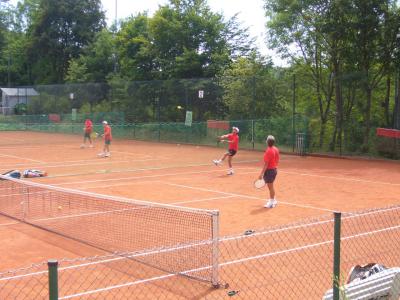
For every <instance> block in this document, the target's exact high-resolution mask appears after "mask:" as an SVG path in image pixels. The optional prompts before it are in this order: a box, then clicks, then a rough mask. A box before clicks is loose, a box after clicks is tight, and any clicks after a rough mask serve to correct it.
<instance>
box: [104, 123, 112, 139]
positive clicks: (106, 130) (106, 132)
mask: <svg viewBox="0 0 400 300" xmlns="http://www.w3.org/2000/svg"><path fill="white" fill-rule="evenodd" d="M104 139H105V140H107V141H111V140H112V135H111V127H110V126H109V125H106V126H104Z"/></svg>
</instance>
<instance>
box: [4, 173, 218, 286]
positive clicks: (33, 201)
mask: <svg viewBox="0 0 400 300" xmlns="http://www.w3.org/2000/svg"><path fill="white" fill-rule="evenodd" d="M0 191H1V193H0V214H2V215H4V216H7V217H11V218H13V219H16V220H19V221H22V222H24V223H27V224H30V225H33V226H35V227H38V228H41V229H44V230H47V231H50V232H53V233H56V234H59V235H62V236H64V237H67V238H70V239H73V240H76V241H79V242H82V243H84V244H87V245H90V246H92V247H95V248H97V249H100V250H102V251H105V252H108V253H129V252H137V251H143V250H149V249H154V250H155V251H153V252H152V255H151V256H143V257H137V258H132V259H133V260H135V261H136V262H137V261H139V262H140V263H142V264H145V265H146V267H149V266H150V267H154V268H156V269H158V270H160V271H163V272H167V273H173V274H182V275H184V276H186V277H191V278H194V279H198V280H202V281H206V282H211V283H212V284H213V285H216V284H217V276H218V274H217V269H218V221H219V214H218V211H214V210H202V209H192V208H187V207H179V206H173V205H167V204H158V203H152V202H145V201H139V200H132V199H128V198H122V197H112V196H106V195H100V194H94V193H88V192H83V191H77V190H71V189H65V188H59V187H54V186H50V185H44V184H39V183H36V182H31V181H24V180H19V179H13V178H8V177H5V176H3V175H0ZM163 249H164V250H163ZM165 249H168V251H166V250H165ZM170 249H173V250H174V251H171V250H170ZM127 256H128V257H129V255H127ZM205 266H207V267H205ZM209 266H211V268H210V267H209ZM187 270H192V271H191V272H190V273H188V272H187Z"/></svg>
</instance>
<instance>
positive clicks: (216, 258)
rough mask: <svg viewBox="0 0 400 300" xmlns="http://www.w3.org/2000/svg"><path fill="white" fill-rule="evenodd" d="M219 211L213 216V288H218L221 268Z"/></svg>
mask: <svg viewBox="0 0 400 300" xmlns="http://www.w3.org/2000/svg"><path fill="white" fill-rule="evenodd" d="M218 244H219V211H214V212H213V214H212V275H211V276H212V278H211V283H212V285H213V287H215V288H218V287H219V283H218V268H219V264H218V261H219V247H218Z"/></svg>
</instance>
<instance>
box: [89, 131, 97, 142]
mask: <svg viewBox="0 0 400 300" xmlns="http://www.w3.org/2000/svg"><path fill="white" fill-rule="evenodd" d="M98 136H99V134H98V133H97V132H92V133H91V134H90V138H91V139H92V140H95V139H97V138H98Z"/></svg>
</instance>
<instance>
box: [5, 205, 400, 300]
mask: <svg viewBox="0 0 400 300" xmlns="http://www.w3.org/2000/svg"><path fill="white" fill-rule="evenodd" d="M338 215H339V216H340V217H339V218H338V217H337V216H338ZM399 239H400V206H392V207H386V208H381V209H374V210H368V211H362V212H353V213H344V214H342V215H340V214H338V213H336V214H335V218H334V216H333V215H331V216H329V215H327V216H321V217H318V218H314V219H310V220H306V221H302V222H297V223H293V224H289V225H284V226H278V227H272V228H266V229H260V230H258V229H249V230H247V231H246V232H244V233H242V234H239V235H234V236H227V237H223V238H220V240H219V244H218V264H219V268H218V270H219V271H218V281H219V285H218V286H211V284H210V283H209V282H208V283H206V282H202V281H200V280H194V279H191V278H190V277H189V276H187V275H189V274H190V273H193V272H201V271H204V270H207V269H210V268H211V266H208V265H204V266H202V267H200V268H196V269H188V270H184V271H182V272H180V273H168V272H164V271H162V270H160V269H156V268H153V267H151V266H149V265H148V264H146V263H144V262H145V261H146V260H148V261H151V260H152V259H161V258H163V259H166V260H168V263H169V264H174V263H176V264H182V262H181V261H179V257H178V256H169V255H168V253H169V252H170V251H179V250H180V249H181V248H186V249H187V248H190V247H192V246H196V247H197V246H198V244H196V245H191V244H188V245H176V246H175V247H173V248H168V249H152V250H149V251H141V252H134V253H113V254H109V255H104V256H96V257H90V258H80V259H73V260H61V261H60V262H59V265H58V275H57V277H56V279H54V278H52V279H50V280H51V283H52V284H50V293H51V291H52V290H53V291H54V290H57V291H58V292H57V293H56V296H57V297H55V296H53V298H50V299H228V298H230V297H232V299H322V297H323V296H324V294H325V293H326V292H327V291H328V290H330V289H332V287H333V286H335V288H337V289H338V290H339V291H340V293H342V298H341V299H343V293H345V292H346V290H345V289H344V286H345V284H346V283H347V279H348V278H347V277H348V274H349V272H350V271H351V270H352V267H354V266H356V265H366V264H371V263H374V264H380V265H383V266H385V267H387V268H394V267H399V266H400V251H399V244H398V241H399ZM205 243H207V241H205ZM335 249H336V250H335ZM337 249H340V251H339V252H337ZM335 251H336V253H335ZM160 253H165V255H162V256H160ZM338 254H339V255H338ZM139 257H140V258H141V259H139V260H137V259H136V258H139ZM169 257H172V259H170V258H169ZM143 258H145V259H143ZM175 260H177V261H175ZM45 267H46V264H41V265H36V266H32V267H30V268H27V269H20V270H16V271H10V272H6V273H1V274H0V276H1V277H0V298H1V299H48V297H49V288H48V280H47V276H48V273H47V271H46V270H45ZM334 271H335V273H338V275H335V273H334ZM53 273H54V272H53ZM334 278H338V280H336V279H334ZM57 282H58V285H57ZM361 282H362V281H361ZM375 291H379V286H376V288H375ZM344 296H345V295H344ZM336 299H338V298H336Z"/></svg>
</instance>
